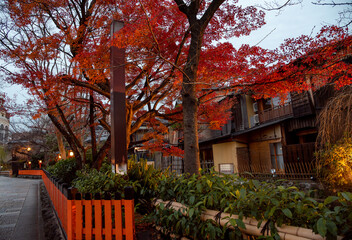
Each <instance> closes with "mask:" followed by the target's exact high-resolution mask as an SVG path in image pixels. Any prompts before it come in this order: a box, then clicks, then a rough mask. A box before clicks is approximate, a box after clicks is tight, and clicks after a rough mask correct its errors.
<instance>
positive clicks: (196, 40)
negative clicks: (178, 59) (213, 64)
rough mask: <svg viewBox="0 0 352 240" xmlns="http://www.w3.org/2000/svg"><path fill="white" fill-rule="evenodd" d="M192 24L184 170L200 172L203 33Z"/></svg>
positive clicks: (185, 93)
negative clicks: (198, 90) (198, 84)
mask: <svg viewBox="0 0 352 240" xmlns="http://www.w3.org/2000/svg"><path fill="white" fill-rule="evenodd" d="M192 26H193V28H192V29H191V45H190V48H189V52H188V59H187V64H186V66H185V68H184V76H183V83H182V105H183V132H184V171H185V172H187V173H190V174H199V168H200V161H199V145H198V121H197V113H198V99H197V96H196V87H195V82H196V81H197V69H198V63H199V54H200V50H201V45H202V41H201V39H202V35H203V34H202V32H201V30H200V27H199V26H198V24H197V22H194V23H193V25H192Z"/></svg>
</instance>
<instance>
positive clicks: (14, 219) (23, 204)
mask: <svg viewBox="0 0 352 240" xmlns="http://www.w3.org/2000/svg"><path fill="white" fill-rule="evenodd" d="M40 181H41V180H37V179H24V178H11V177H4V176H0V240H21V239H23V240H24V239H33V240H34V239H38V240H42V239H44V233H43V224H42V219H41V213H40V201H39V199H40V196H39V183H40Z"/></svg>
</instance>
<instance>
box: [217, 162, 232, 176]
mask: <svg viewBox="0 0 352 240" xmlns="http://www.w3.org/2000/svg"><path fill="white" fill-rule="evenodd" d="M219 172H221V173H224V174H233V173H234V167H233V164H232V163H221V164H219Z"/></svg>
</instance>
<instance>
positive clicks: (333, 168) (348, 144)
mask: <svg viewBox="0 0 352 240" xmlns="http://www.w3.org/2000/svg"><path fill="white" fill-rule="evenodd" d="M317 156H318V158H319V163H320V167H319V168H320V174H321V177H322V180H323V181H324V182H325V184H327V185H330V186H332V187H334V188H348V189H352V138H343V139H342V140H340V141H338V142H337V143H336V144H334V145H332V146H331V147H325V148H324V149H322V150H321V151H320V152H319V153H318V155H317Z"/></svg>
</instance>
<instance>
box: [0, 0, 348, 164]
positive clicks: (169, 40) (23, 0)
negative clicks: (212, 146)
mask: <svg viewBox="0 0 352 240" xmlns="http://www.w3.org/2000/svg"><path fill="white" fill-rule="evenodd" d="M193 4H198V5H193ZM4 7H5V9H6V11H4V12H3V13H2V18H1V24H2V26H3V27H2V28H1V30H0V36H1V39H2V41H1V44H0V45H1V50H0V54H1V57H2V58H3V59H4V60H5V61H6V62H7V64H11V66H12V68H8V67H6V68H2V70H3V72H4V73H5V74H6V76H7V81H9V82H11V83H17V84H21V85H22V86H24V87H26V88H27V89H28V90H29V91H30V92H31V93H32V94H33V95H34V96H36V99H37V101H38V102H37V104H39V105H40V109H39V110H38V111H39V112H40V113H45V114H48V115H49V117H50V119H51V120H52V121H53V123H54V125H55V126H56V128H57V129H58V130H59V131H60V133H61V134H62V135H63V136H64V137H65V139H66V141H67V142H68V144H69V145H70V147H71V149H72V150H73V151H74V153H75V156H76V160H77V163H78V164H79V165H78V166H81V165H82V163H84V162H85V161H86V151H87V149H86V145H85V143H84V142H83V141H82V140H83V139H84V138H85V137H86V136H87V135H90V137H91V139H92V142H95V143H97V144H92V152H93V165H95V166H100V165H101V162H102V160H103V159H104V157H106V156H107V154H108V152H109V149H110V137H109V138H108V139H107V140H106V141H105V142H102V143H100V144H98V142H99V138H98V137H97V133H96V132H95V131H94V129H95V127H96V126H97V125H101V126H103V127H104V129H105V130H106V131H108V132H109V131H110V125H109V120H108V119H109V114H110V110H109V98H110V83H109V80H110V67H111V66H109V61H110V60H109V59H110V56H109V53H110V51H109V49H110V46H111V45H114V46H118V47H123V48H126V64H125V67H126V122H127V136H126V138H127V144H130V145H132V144H133V143H130V136H131V135H132V134H134V133H136V132H137V131H138V129H139V128H140V127H141V126H142V124H145V125H146V126H148V127H149V129H150V132H149V133H148V134H146V135H145V139H144V141H145V144H144V145H145V147H146V148H149V149H152V150H155V151H163V152H165V153H166V154H176V155H182V154H183V151H182V150H180V149H177V147H176V146H172V147H171V148H170V147H168V146H167V142H165V141H164V137H163V135H165V134H167V132H168V131H169V130H168V127H169V125H172V124H175V123H180V122H181V123H182V120H183V119H184V108H185V107H188V104H185V97H187V96H186V95H187V93H186V92H187V91H186V89H188V88H189V86H191V88H192V92H193V93H194V96H193V100H192V101H193V102H194V99H196V105H197V109H196V110H195V114H196V120H195V121H197V122H199V123H201V124H203V123H210V126H211V127H212V128H219V127H221V126H222V125H223V124H224V123H226V121H227V120H228V119H229V117H230V112H229V111H228V110H229V108H230V107H231V106H232V102H231V101H230V100H224V96H227V95H228V94H229V93H230V92H236V91H244V92H246V91H248V92H249V91H251V92H253V93H254V94H255V95H256V96H257V97H268V96H277V95H279V96H281V95H282V96H284V95H285V94H286V93H287V92H290V91H302V90H306V89H308V88H309V87H310V86H312V83H313V81H314V86H319V85H322V84H326V83H327V82H329V83H330V82H337V83H338V84H337V86H342V85H346V84H350V83H351V76H350V75H348V74H346V72H350V65H351V64H350V60H348V59H347V60H346V59H345V58H344V57H343V56H344V54H343V52H344V51H349V47H348V46H350V44H351V38H350V37H349V36H347V35H346V32H345V31H344V30H342V29H338V28H334V27H331V28H324V29H322V30H321V32H320V33H319V34H318V35H317V36H316V37H307V36H302V37H300V38H297V39H289V40H287V41H286V42H285V43H283V45H282V46H281V47H280V48H279V49H277V50H274V51H269V50H265V49H262V48H260V47H257V46H254V47H250V46H248V45H243V46H242V47H241V48H239V49H235V48H234V47H233V46H232V44H230V43H229V42H227V40H228V39H229V38H233V37H240V36H243V35H249V34H250V32H251V31H253V30H255V29H258V28H260V27H261V26H263V25H264V24H265V21H264V17H265V14H264V12H263V11H259V10H258V9H256V8H255V7H246V8H242V7H241V6H239V5H237V2H236V1H224V0H220V1H219V0H213V1H194V3H192V4H190V5H187V4H184V3H183V1H181V0H175V1H171V0H168V1H156V0H145V1H139V0H131V1H122V0H97V1H88V0H82V1H70V0H63V1H53V0H45V1H44V0H39V1H27V0H6V1H4ZM187 9H188V10H187ZM192 9H193V10H194V11H196V14H195V15H194V14H193V15H192V14H191V13H192V12H191V10H192ZM207 14H209V16H208V15H207ZM191 15H192V16H193V17H194V16H196V18H199V19H193V18H191V17H190V16H191ZM202 16H204V18H202ZM112 19H116V20H120V21H123V22H124V23H125V26H124V28H123V29H121V30H120V31H119V32H118V34H116V35H115V36H113V39H112V36H110V24H111V21H112ZM202 19H204V23H206V24H203V25H204V26H203V25H202V26H203V28H204V29H200V30H201V31H200V32H199V33H198V34H200V35H199V36H198V35H197V36H196V35H195V34H196V32H197V31H198V30H197V28H194V26H193V25H192V24H190V22H192V21H195V22H198V23H203V22H202V21H203V20H202ZM196 20H197V21H196ZM198 20H199V21H198ZM199 26H201V25H199ZM196 38H197V39H198V40H197V41H198V42H197V43H196V45H197V51H195V55H194V56H196V58H197V59H199V61H198V62H197V63H195V65H192V64H193V63H192V61H193V58H192V54H191V53H192V49H193V45H192V44H193V43H192V41H195V40H194V39H196ZM219 40H222V41H221V42H219ZM340 54H341V57H340ZM11 69H15V70H11ZM192 71H193V72H192ZM307 76H314V77H313V78H310V79H311V82H309V81H308V82H307ZM327 76H328V77H327ZM337 79H338V80H337ZM181 101H183V102H184V105H183V106H182V105H181V106H180V105H178V106H177V107H176V105H177V104H176V103H177V102H181ZM183 125H187V124H183Z"/></svg>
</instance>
